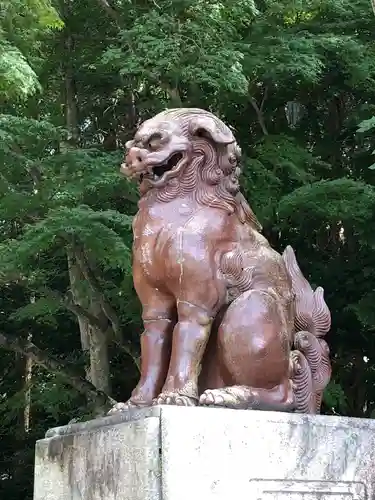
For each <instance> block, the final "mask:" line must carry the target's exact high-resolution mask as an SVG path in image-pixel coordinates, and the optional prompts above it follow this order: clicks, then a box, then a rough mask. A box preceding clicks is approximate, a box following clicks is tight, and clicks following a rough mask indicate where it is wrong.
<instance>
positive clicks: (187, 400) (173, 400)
mask: <svg viewBox="0 0 375 500" xmlns="http://www.w3.org/2000/svg"><path fill="white" fill-rule="evenodd" d="M197 404H198V401H197V399H196V398H194V397H191V396H187V395H186V394H180V393H179V392H166V393H161V394H159V396H158V397H157V398H155V399H154V402H153V405H175V406H197Z"/></svg>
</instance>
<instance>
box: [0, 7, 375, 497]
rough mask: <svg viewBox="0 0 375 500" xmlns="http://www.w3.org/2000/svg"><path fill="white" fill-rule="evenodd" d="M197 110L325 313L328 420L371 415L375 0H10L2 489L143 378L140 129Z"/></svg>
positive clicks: (0, 345) (4, 32) (3, 46)
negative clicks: (134, 180)
mask: <svg viewBox="0 0 375 500" xmlns="http://www.w3.org/2000/svg"><path fill="white" fill-rule="evenodd" d="M181 105H183V106H195V107H203V108H206V109H209V110H211V111H213V112H214V113H217V114H218V115H219V116H220V117H221V118H223V119H224V120H225V121H226V122H228V123H229V124H230V125H231V126H232V127H233V128H234V129H235V132H236V135H237V137H238V140H239V142H240V144H241V146H242V149H243V153H244V159H243V165H242V166H243V176H242V186H243V190H244V192H245V193H246V196H247V198H248V200H249V201H250V203H251V206H252V208H253V209H254V211H255V212H256V214H257V215H258V217H259V219H260V220H261V222H262V224H263V226H264V233H265V235H266V236H267V237H268V238H269V239H270V241H271V243H272V244H273V246H274V247H275V248H277V249H279V250H282V249H283V248H284V247H285V246H286V244H291V245H292V246H293V247H294V248H295V250H296V253H297V256H298V260H299V262H300V265H301V267H302V269H303V271H304V273H305V274H306V276H307V277H308V278H309V280H310V281H311V283H312V284H314V285H322V286H323V287H324V288H325V293H326V301H327V303H328V304H329V306H330V308H331V311H332V331H331V333H330V334H329V337H328V340H329V343H330V345H331V349H332V358H333V368H334V373H333V379H332V381H331V383H330V385H329V387H328V389H327V391H326V393H325V397H324V412H325V413H328V414H339V415H348V416H355V417H367V418H373V417H374V416H375V387H374V385H375V384H374V383H375V235H374V229H375V224H374V220H375V219H374V215H375V157H374V149H375V136H374V130H375V118H374V115H375V16H374V13H373V11H372V7H371V3H370V1H369V0H289V1H288V0H281V1H280V0H278V1H276V0H259V1H257V2H255V1H251V0H228V1H226V2H210V1H207V0H79V1H78V0H76V1H74V0H56V1H52V2H50V1H49V0H2V1H1V2H0V353H1V356H0V442H1V445H0V498H2V499H4V500H5V499H9V500H10V499H11V500H31V498H32V485H33V454H34V443H35V440H36V439H38V438H41V437H43V434H44V432H45V431H46V430H47V429H48V428H49V427H52V426H56V425H63V424H66V423H68V422H69V421H72V420H73V421H74V420H79V419H85V418H89V417H92V416H95V415H100V414H102V413H103V412H104V411H105V410H106V409H107V408H108V407H109V405H110V404H111V401H112V399H115V400H124V399H125V398H127V397H128V396H129V394H130V391H131V389H132V388H133V386H134V385H135V384H136V382H137V378H138V366H139V334H140V332H141V323H140V309H139V304H138V301H137V298H136V295H135V293H134V290H133V286H132V276H131V268H130V262H131V242H132V235H131V220H132V216H133V215H134V213H135V211H136V201H137V193H136V188H135V186H133V185H131V184H129V183H128V182H127V181H126V180H125V179H123V178H122V177H121V176H120V175H119V165H120V161H121V157H122V148H123V144H124V143H125V141H126V140H128V139H129V138H131V136H132V135H133V133H134V131H135V129H136V127H137V125H138V124H139V123H140V121H142V120H143V119H145V118H148V117H150V116H151V115H153V114H154V113H156V112H158V111H160V110H162V109H163V108H165V107H171V106H181Z"/></svg>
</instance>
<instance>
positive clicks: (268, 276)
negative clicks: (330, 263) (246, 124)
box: [111, 108, 331, 413]
mask: <svg viewBox="0 0 375 500" xmlns="http://www.w3.org/2000/svg"><path fill="white" fill-rule="evenodd" d="M126 149H127V151H126V157H125V161H124V163H123V165H122V166H121V171H122V173H123V174H124V175H125V176H127V177H128V178H131V179H135V180H137V181H138V182H139V189H140V194H141V198H140V201H139V210H138V213H137V215H136V217H135V218H134V222H133V232H134V246H133V274H134V285H135V289H136V292H137V294H138V296H139V299H140V301H141V303H142V307H143V323H144V332H143V334H142V337H141V376H140V380H139V383H138V385H137V386H136V388H135V389H134V391H133V393H132V395H131V397H130V399H129V401H127V402H126V403H118V404H117V405H116V406H115V407H114V408H113V410H111V411H112V412H113V411H119V410H124V409H127V408H130V407H134V406H136V407H142V406H149V405H152V404H173V405H185V406H193V405H209V406H224V407H229V408H242V409H246V408H253V409H271V410H281V411H297V412H302V413H318V412H319V411H320V406H321V400H322V393H323V390H324V388H325V387H326V385H327V384H328V382H329V380H330V376H331V364H330V359H329V349H328V346H327V343H326V342H325V341H324V340H323V338H324V336H325V334H326V333H327V332H328V330H329V328H330V325H331V316H330V312H329V309H328V307H327V305H326V303H325V301H324V298H323V289H322V288H320V287H318V288H317V289H316V290H315V291H313V290H312V288H311V286H310V285H309V283H308V282H307V281H306V279H305V278H304V276H303V275H302V272H301V270H300V268H299V266H298V264H297V261H296V258H295V255H294V252H293V249H292V248H291V247H287V248H286V249H285V251H284V253H283V254H282V255H280V254H279V253H277V252H276V251H275V250H273V249H272V248H271V247H270V245H269V243H268V241H267V240H266V239H265V238H264V237H263V236H262V235H261V233H260V231H261V226H260V224H259V222H258V220H257V218H256V216H255V214H254V213H253V211H252V210H251V208H250V206H249V205H248V203H247V202H246V200H245V198H244V197H243V195H242V194H241V191H240V185H239V174H240V167H239V162H240V157H241V150H240V148H239V146H238V145H237V143H236V140H235V137H234V135H233V133H232V132H231V130H230V129H229V128H228V127H227V126H226V125H225V124H224V123H223V122H222V121H221V120H219V119H218V118H217V117H216V116H214V115H213V114H211V113H209V112H207V111H203V110H200V109H189V108H179V109H168V110H166V111H163V112H162V113H160V114H158V115H156V116H155V117H154V118H151V119H150V120H147V121H145V122H144V123H143V124H142V125H141V126H140V127H139V129H138V131H137V133H136V135H135V137H134V139H133V140H131V141H129V142H128V143H127V144H126Z"/></svg>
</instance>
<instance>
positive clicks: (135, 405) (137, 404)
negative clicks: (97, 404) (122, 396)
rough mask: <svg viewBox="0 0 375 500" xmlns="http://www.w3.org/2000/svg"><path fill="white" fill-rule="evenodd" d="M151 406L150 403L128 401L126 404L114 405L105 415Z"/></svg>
mask: <svg viewBox="0 0 375 500" xmlns="http://www.w3.org/2000/svg"><path fill="white" fill-rule="evenodd" d="M148 406H151V403H147V402H146V401H133V400H131V399H129V400H128V401H126V403H116V404H115V405H114V406H113V407H112V408H111V409H110V410H109V412H108V413H107V415H114V414H115V413H120V412H124V411H128V410H131V409H132V408H146V407H148Z"/></svg>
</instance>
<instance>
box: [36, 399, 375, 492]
mask: <svg viewBox="0 0 375 500" xmlns="http://www.w3.org/2000/svg"><path fill="white" fill-rule="evenodd" d="M236 499H246V500H276V499H277V500H300V499H301V500H302V499H303V500H315V499H319V500H339V499H340V500H341V499H342V500H351V499H353V500H365V499H367V500H372V499H375V421H372V420H359V419H349V418H342V417H324V416H307V415H294V414H287V413H275V412H260V411H235V410H227V409H218V408H182V407H181V408H180V407H168V406H162V407H155V408H150V409H145V410H137V411H132V412H129V413H124V414H119V415H114V416H111V417H106V418H104V419H99V420H93V421H91V422H87V423H84V424H74V425H70V426H66V427H59V428H56V429H52V430H50V431H49V432H48V433H47V436H46V439H43V440H41V441H38V443H37V445H36V461H35V489H34V500H236Z"/></svg>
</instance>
